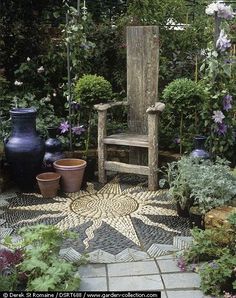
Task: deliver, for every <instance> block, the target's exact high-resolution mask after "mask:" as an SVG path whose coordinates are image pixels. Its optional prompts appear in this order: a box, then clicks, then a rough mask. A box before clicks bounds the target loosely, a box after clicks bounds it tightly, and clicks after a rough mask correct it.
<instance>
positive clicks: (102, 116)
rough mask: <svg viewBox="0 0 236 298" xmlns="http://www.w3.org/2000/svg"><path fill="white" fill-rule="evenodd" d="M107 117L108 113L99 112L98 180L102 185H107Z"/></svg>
mask: <svg viewBox="0 0 236 298" xmlns="http://www.w3.org/2000/svg"><path fill="white" fill-rule="evenodd" d="M106 117H107V111H106V110H105V111H99V112H98V180H99V182H100V183H103V184H104V183H106V181H107V177H106V170H105V161H106V160H107V148H106V145H105V144H104V142H103V139H104V137H106Z"/></svg>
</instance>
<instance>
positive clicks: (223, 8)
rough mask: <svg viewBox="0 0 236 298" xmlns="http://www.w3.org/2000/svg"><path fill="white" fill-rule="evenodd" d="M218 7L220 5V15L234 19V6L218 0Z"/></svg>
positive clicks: (226, 18)
mask: <svg viewBox="0 0 236 298" xmlns="http://www.w3.org/2000/svg"><path fill="white" fill-rule="evenodd" d="M217 7H218V14H217V15H218V17H219V18H222V19H225V20H231V19H233V17H234V15H233V10H232V7H231V6H230V5H229V6H227V5H225V4H224V3H220V1H218V3H217Z"/></svg>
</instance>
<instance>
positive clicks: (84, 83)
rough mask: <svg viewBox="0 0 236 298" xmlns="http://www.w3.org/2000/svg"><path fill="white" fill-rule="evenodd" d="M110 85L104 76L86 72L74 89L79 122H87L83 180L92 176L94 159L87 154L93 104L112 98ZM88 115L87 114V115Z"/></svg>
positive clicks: (92, 124)
mask: <svg viewBox="0 0 236 298" xmlns="http://www.w3.org/2000/svg"><path fill="white" fill-rule="evenodd" d="M112 95H113V93H112V86H111V84H110V82H108V81H107V80H106V79H105V78H104V77H102V76H98V75H92V74H86V75H84V76H83V77H82V78H80V79H79V80H78V81H77V83H76V86H75V89H74V97H75V100H76V101H77V103H79V104H80V107H81V111H80V122H81V121H83V123H87V135H86V138H85V150H84V153H83V159H85V160H86V161H87V168H86V171H85V180H87V179H88V180H92V179H93V178H94V171H95V166H96V160H95V159H94V158H90V157H89V156H88V150H89V145H90V140H91V130H92V128H93V126H95V123H96V121H94V120H95V119H94V115H95V113H94V109H93V106H94V105H95V104H97V103H105V102H107V101H109V100H111V98H112ZM87 115H88V116H87Z"/></svg>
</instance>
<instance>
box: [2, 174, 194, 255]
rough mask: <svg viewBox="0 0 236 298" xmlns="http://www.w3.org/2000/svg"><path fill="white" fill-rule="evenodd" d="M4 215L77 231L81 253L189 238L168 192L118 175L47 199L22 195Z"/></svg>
mask: <svg viewBox="0 0 236 298" xmlns="http://www.w3.org/2000/svg"><path fill="white" fill-rule="evenodd" d="M8 201H9V206H8V207H7V209H6V211H5V213H4V214H3V215H2V216H1V218H3V219H4V220H6V223H7V225H8V227H12V228H14V229H16V228H19V227H22V226H26V225H34V224H37V223H46V224H54V225H56V226H57V227H58V228H60V229H61V230H74V231H77V232H78V234H79V239H78V241H73V242H70V243H68V244H69V245H70V246H71V247H74V248H76V249H77V251H84V250H87V251H92V250H93V249H95V248H96V249H104V250H106V251H108V252H111V253H119V252H120V251H121V250H123V249H126V248H135V249H140V250H147V249H148V248H149V247H150V246H151V245H152V244H153V243H155V242H159V243H163V244H170V243H172V242H173V237H174V236H187V235H188V233H189V228H188V220H187V219H183V218H180V217H178V216H177V213H176V210H175V206H174V205H173V203H172V202H171V201H170V199H169V198H168V196H167V192H166V191H165V190H158V191H148V190H147V188H146V187H145V183H144V182H140V183H136V185H135V184H133V185H132V184H129V183H126V181H122V179H121V178H119V177H115V178H113V179H112V180H111V181H110V182H109V183H107V184H106V185H105V186H103V187H102V188H100V189H96V188H95V185H94V184H92V183H90V184H88V187H87V189H86V190H81V191H80V192H78V193H66V194H62V195H61V196H58V197H56V198H54V199H43V198H42V196H41V195H40V194H37V193H31V194H29V193H18V194H17V195H16V196H15V197H14V198H11V199H10V200H8Z"/></svg>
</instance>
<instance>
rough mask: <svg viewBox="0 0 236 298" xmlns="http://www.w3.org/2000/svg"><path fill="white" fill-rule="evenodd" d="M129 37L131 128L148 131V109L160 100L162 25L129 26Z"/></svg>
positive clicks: (141, 131)
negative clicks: (160, 40)
mask: <svg viewBox="0 0 236 298" xmlns="http://www.w3.org/2000/svg"><path fill="white" fill-rule="evenodd" d="M126 40H127V98H128V102H129V114H128V127H129V131H130V132H131V133H138V134H147V133H148V127H147V115H146V110H147V108H148V107H149V106H151V105H153V104H155V102H157V101H158V74H159V29H158V26H129V27H127V31H126Z"/></svg>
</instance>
